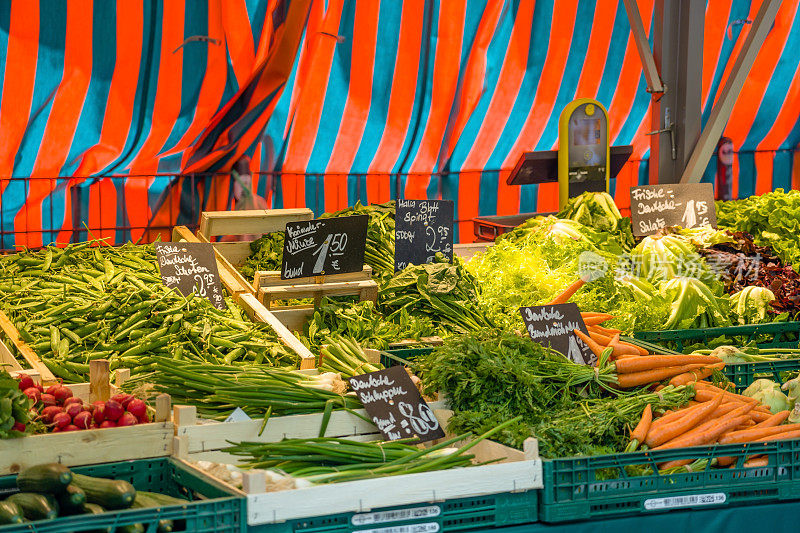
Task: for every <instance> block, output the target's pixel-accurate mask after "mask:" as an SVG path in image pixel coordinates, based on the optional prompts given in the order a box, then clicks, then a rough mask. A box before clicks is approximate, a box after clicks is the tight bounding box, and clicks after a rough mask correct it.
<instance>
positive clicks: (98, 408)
mask: <svg viewBox="0 0 800 533" xmlns="http://www.w3.org/2000/svg"><path fill="white" fill-rule="evenodd" d="M105 410H106V406H105V404H104V403H101V404H100V405H95V406H94V412H93V413H92V418H94V423H95V424H100V423H101V422H103V420H105V419H106V415H105Z"/></svg>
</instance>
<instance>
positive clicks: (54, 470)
mask: <svg viewBox="0 0 800 533" xmlns="http://www.w3.org/2000/svg"><path fill="white" fill-rule="evenodd" d="M71 481H72V472H70V470H69V468H67V467H66V466H64V465H61V464H58V463H45V464H41V465H35V466H31V467H28V468H26V469H24V470H22V471H21V472H20V473H19V474H18V475H17V487H19V490H20V491H22V492H43V493H49V494H58V493H60V492H63V491H64V489H66V488H67V485H69V484H70V482H71Z"/></svg>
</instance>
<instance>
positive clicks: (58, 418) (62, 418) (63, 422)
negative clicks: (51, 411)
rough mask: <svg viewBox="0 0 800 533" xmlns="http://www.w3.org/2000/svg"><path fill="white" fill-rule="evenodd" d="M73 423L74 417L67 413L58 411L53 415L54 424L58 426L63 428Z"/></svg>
mask: <svg viewBox="0 0 800 533" xmlns="http://www.w3.org/2000/svg"><path fill="white" fill-rule="evenodd" d="M71 423H72V417H71V416H69V415H68V414H67V413H56V414H55V415H53V424H55V425H56V427H57V428H60V429H63V428H65V427H67V426H68V425H70V424H71Z"/></svg>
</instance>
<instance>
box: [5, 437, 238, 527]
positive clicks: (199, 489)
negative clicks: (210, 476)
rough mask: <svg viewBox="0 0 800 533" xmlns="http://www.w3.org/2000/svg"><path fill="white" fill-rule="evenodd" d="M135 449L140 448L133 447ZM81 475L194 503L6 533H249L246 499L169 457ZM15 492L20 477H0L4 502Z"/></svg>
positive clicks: (97, 467) (63, 519)
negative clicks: (161, 524) (168, 527)
mask: <svg viewBox="0 0 800 533" xmlns="http://www.w3.org/2000/svg"><path fill="white" fill-rule="evenodd" d="M133 445H135V443H133ZM71 470H73V471H74V472H76V473H79V474H85V475H87V476H95V477H103V478H109V479H124V480H125V481H128V482H130V483H131V484H133V486H134V487H135V488H136V489H137V490H144V491H148V492H160V493H163V494H168V495H170V496H174V497H177V498H189V499H191V500H194V501H188V500H187V502H186V504H185V505H168V506H164V507H158V508H155V509H136V510H124V511H109V512H107V513H104V514H100V515H76V516H66V517H59V518H56V519H55V520H38V521H36V522H29V523H27V524H19V525H10V526H2V527H0V532H2V533H18V532H19V533H21V532H36V533H78V532H82V531H86V532H88V531H106V530H108V528H110V530H111V531H114V530H115V529H116V528H119V527H121V526H124V525H131V524H144V526H145V531H146V532H147V533H155V532H156V529H157V527H158V521H159V520H173V521H174V523H175V528H174V530H173V531H175V532H183V531H185V532H187V533H188V532H195V533H234V532H235V533H240V532H243V531H246V527H245V526H246V520H245V518H244V516H245V515H244V511H245V499H244V498H243V497H240V496H238V495H236V494H234V493H233V492H229V491H226V490H224V489H222V488H220V487H218V486H217V485H215V484H213V483H210V482H209V481H208V480H207V479H204V478H202V477H200V476H198V475H196V474H195V473H194V472H192V471H190V470H189V469H187V468H185V467H184V466H183V465H182V464H181V463H179V462H177V461H174V460H172V459H170V458H168V457H159V458H156V459H140V460H136V461H123V462H118V463H106V464H100V465H92V466H82V467H74V468H71ZM13 492H16V476H3V477H0V498H3V497H4V496H7V495H10V494H11V493H13Z"/></svg>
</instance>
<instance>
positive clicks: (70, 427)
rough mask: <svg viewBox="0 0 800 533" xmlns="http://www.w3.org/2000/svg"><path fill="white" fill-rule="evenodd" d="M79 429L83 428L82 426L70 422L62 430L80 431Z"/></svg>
mask: <svg viewBox="0 0 800 533" xmlns="http://www.w3.org/2000/svg"><path fill="white" fill-rule="evenodd" d="M79 429H81V428H79V427H78V426H76V425H74V424H70V425H68V426H67V427H65V428H64V429H63V430H62V431H78V430H79Z"/></svg>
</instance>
